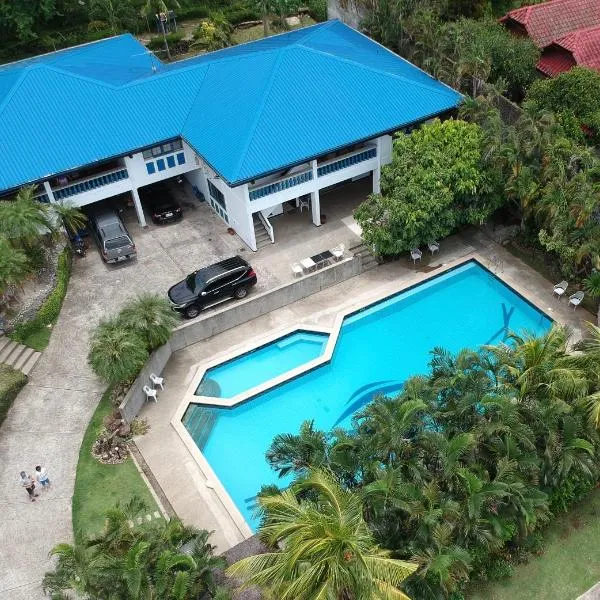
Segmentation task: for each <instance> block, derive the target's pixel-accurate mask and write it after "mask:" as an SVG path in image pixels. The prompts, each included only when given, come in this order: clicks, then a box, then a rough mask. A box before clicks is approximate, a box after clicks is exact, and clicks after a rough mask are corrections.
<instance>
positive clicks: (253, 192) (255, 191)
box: [248, 169, 313, 200]
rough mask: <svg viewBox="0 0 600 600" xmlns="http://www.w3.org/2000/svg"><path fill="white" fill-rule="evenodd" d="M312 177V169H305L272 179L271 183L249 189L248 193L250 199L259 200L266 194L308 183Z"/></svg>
mask: <svg viewBox="0 0 600 600" xmlns="http://www.w3.org/2000/svg"><path fill="white" fill-rule="evenodd" d="M312 178H313V172H312V169H307V170H305V171H300V172H298V173H294V174H292V175H289V176H287V177H283V178H282V179H277V180H275V181H271V182H270V183H266V184H264V185H259V186H257V187H255V188H252V189H250V190H248V195H249V196H250V200H258V199H259V198H264V197H265V196H269V195H271V194H275V193H277V192H280V191H282V190H287V189H289V188H291V187H294V186H296V185H301V184H303V183H306V182H307V181H310V180H311V179H312Z"/></svg>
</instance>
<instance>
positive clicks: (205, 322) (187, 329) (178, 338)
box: [119, 257, 362, 422]
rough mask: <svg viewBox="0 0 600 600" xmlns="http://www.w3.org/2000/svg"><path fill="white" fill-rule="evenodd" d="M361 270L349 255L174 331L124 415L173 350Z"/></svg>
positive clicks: (126, 402)
mask: <svg viewBox="0 0 600 600" xmlns="http://www.w3.org/2000/svg"><path fill="white" fill-rule="evenodd" d="M361 272H362V261H361V259H360V258H358V257H357V258H349V259H346V260H343V261H341V262H338V263H335V264H333V265H332V266H330V267H326V268H325V269H321V270H320V271H317V272H316V273H313V274H312V275H308V276H306V277H302V278H301V279H296V280H294V281H292V282H290V283H287V284H284V285H281V286H279V287H277V288H275V289H272V290H269V291H267V292H263V293H262V294H258V295H255V296H253V295H252V294H251V295H250V296H249V297H248V299H246V300H244V301H242V302H231V303H228V304H227V305H226V306H225V307H224V308H222V309H220V310H216V311H214V312H210V313H208V314H206V315H205V316H203V317H199V318H198V319H196V320H194V321H191V322H189V323H184V324H183V325H180V326H179V327H178V328H177V329H175V331H173V334H172V335H171V339H170V340H169V341H168V342H167V343H166V344H165V345H164V346H161V347H160V348H159V349H158V350H156V351H155V352H153V353H152V354H151V355H150V358H149V359H148V361H147V362H146V364H145V365H144V368H143V369H142V371H141V372H140V374H139V375H138V376H137V378H136V379H135V381H134V382H133V384H132V386H131V388H130V389H129V392H127V395H126V396H125V398H124V399H123V401H122V402H121V404H120V405H119V410H120V411H121V413H122V415H123V417H124V418H125V419H126V420H127V421H128V422H131V420H132V419H134V418H135V416H136V415H137V414H138V412H139V411H140V409H141V408H142V406H143V405H144V403H145V402H146V394H145V393H144V390H143V387H144V386H145V385H149V386H150V387H152V386H151V384H150V373H156V374H157V375H159V376H160V374H161V373H162V371H163V369H164V368H165V366H166V364H167V363H168V362H169V359H170V358H171V354H172V353H173V352H176V351H177V350H182V349H183V348H185V347H187V346H191V345H192V344H195V343H196V342H200V341H202V340H205V339H207V338H209V337H211V336H213V335H217V334H218V333H221V332H223V331H227V330H228V329H231V328H232V327H237V326H238V325H241V324H242V323H246V322H247V321H251V320H252V319H256V318H257V317H260V316H261V315H264V314H266V313H268V312H271V311H273V310H277V309H278V308H282V307H284V306H287V305H288V304H291V303H292V302H296V301H297V300H302V299H303V298H306V297H308V296H310V295H312V294H316V293H317V292H320V291H321V290H324V289H326V288H328V287H331V286H332V285H335V284H337V283H340V282H342V281H345V280H346V279H350V278H351V277H354V276H355V275H359V274H360V273H361Z"/></svg>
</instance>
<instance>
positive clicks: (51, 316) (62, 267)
mask: <svg viewBox="0 0 600 600" xmlns="http://www.w3.org/2000/svg"><path fill="white" fill-rule="evenodd" d="M70 276H71V250H70V248H65V249H64V250H63V251H62V252H61V253H60V255H59V257H58V264H57V267H56V285H55V286H54V289H53V290H52V291H51V292H50V295H49V296H48V297H47V298H46V299H45V300H44V302H42V305H41V306H40V309H39V310H38V312H37V315H36V316H35V317H34V318H33V319H31V321H26V322H24V323H19V324H18V325H17V326H16V327H15V329H14V331H13V332H12V333H11V334H10V336H9V337H10V338H11V339H13V340H15V341H16V342H21V343H23V342H24V341H25V339H27V337H29V336H30V335H31V334H32V333H34V332H35V331H37V330H38V329H40V328H42V327H46V326H48V325H51V324H53V323H54V322H55V321H56V319H58V315H59V314H60V309H61V307H62V303H63V300H64V299H65V295H66V293H67V286H68V285H69V278H70Z"/></svg>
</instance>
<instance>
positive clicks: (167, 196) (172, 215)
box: [140, 185, 183, 225]
mask: <svg viewBox="0 0 600 600" xmlns="http://www.w3.org/2000/svg"><path fill="white" fill-rule="evenodd" d="M140 196H141V199H142V200H143V202H144V205H145V206H146V208H147V210H148V211H150V216H151V217H152V221H153V222H154V223H156V224H157V225H162V224H163V223H171V222H172V221H178V220H179V219H181V217H183V211H182V210H181V206H180V205H179V202H177V200H175V198H173V196H172V195H171V191H170V190H169V188H168V186H166V185H153V186H150V187H148V188H147V189H146V190H140Z"/></svg>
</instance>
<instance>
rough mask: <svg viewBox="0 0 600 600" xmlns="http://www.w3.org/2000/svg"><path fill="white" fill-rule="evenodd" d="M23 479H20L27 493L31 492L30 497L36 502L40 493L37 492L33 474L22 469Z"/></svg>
mask: <svg viewBox="0 0 600 600" xmlns="http://www.w3.org/2000/svg"><path fill="white" fill-rule="evenodd" d="M20 475H21V479H19V483H20V484H21V485H22V486H23V487H24V488H25V490H26V491H27V493H28V494H29V499H30V500H31V501H32V502H35V499H36V498H37V496H38V494H36V493H35V481H34V480H33V477H31V475H29V474H27V473H25V471H21V473H20Z"/></svg>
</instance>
